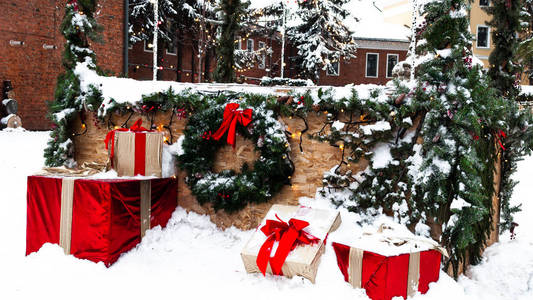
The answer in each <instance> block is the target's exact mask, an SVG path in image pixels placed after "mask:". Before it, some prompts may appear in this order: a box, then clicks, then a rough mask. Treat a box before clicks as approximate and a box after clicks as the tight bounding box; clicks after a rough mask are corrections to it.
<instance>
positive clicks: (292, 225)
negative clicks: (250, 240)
mask: <svg viewBox="0 0 533 300" xmlns="http://www.w3.org/2000/svg"><path fill="white" fill-rule="evenodd" d="M276 218H277V219H278V220H279V221H276V220H267V221H266V224H265V226H263V227H261V231H262V232H263V233H264V234H265V235H266V236H267V237H268V238H267V239H266V241H265V242H264V243H263V245H262V246H261V249H259V253H258V254H257V260H256V263H257V266H258V267H259V270H260V271H261V273H263V275H265V272H266V269H267V266H268V262H269V261H270V267H271V268H272V273H273V274H274V275H283V273H282V271H281V267H282V266H283V264H284V263H285V260H286V259H287V256H288V255H289V253H290V252H291V251H292V250H293V249H294V248H296V246H298V245H309V244H313V243H318V242H319V241H320V239H319V238H317V237H314V236H313V235H311V234H309V233H307V232H305V231H303V229H304V228H305V227H307V226H308V225H309V222H306V221H302V220H298V219H294V218H293V219H290V220H289V223H287V222H284V221H282V220H281V219H280V218H279V217H278V215H276ZM276 241H278V242H279V244H278V249H277V250H276V254H275V255H274V256H273V257H270V255H271V252H272V247H273V246H274V242H276Z"/></svg>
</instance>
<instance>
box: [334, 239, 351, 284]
mask: <svg viewBox="0 0 533 300" xmlns="http://www.w3.org/2000/svg"><path fill="white" fill-rule="evenodd" d="M331 245H332V246H333V250H335V255H336V256H337V265H338V266H339V269H340V270H341V273H342V275H344V281H346V282H350V275H349V274H348V267H349V266H350V247H348V246H346V245H343V244H339V243H335V242H333V243H332V244H331Z"/></svg>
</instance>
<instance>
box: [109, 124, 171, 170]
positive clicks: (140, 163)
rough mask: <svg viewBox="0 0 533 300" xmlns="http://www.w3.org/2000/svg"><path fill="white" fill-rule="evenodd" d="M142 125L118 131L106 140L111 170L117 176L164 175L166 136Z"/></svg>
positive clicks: (110, 134) (112, 132)
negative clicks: (164, 139)
mask: <svg viewBox="0 0 533 300" xmlns="http://www.w3.org/2000/svg"><path fill="white" fill-rule="evenodd" d="M141 124H142V120H141V119H139V120H137V121H136V122H135V123H134V124H133V125H132V126H131V127H130V128H129V129H128V128H118V129H115V130H112V131H110V132H109V133H108V134H107V136H106V139H105V144H106V149H108V151H109V159H110V160H111V166H112V167H113V169H115V170H116V171H117V174H118V176H135V175H147V176H152V175H154V176H157V177H161V175H162V174H161V173H162V166H161V165H162V158H161V157H162V151H163V134H162V133H160V132H153V131H150V130H148V129H146V128H144V127H142V126H141Z"/></svg>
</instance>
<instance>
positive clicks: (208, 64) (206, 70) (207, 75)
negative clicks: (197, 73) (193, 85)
mask: <svg viewBox="0 0 533 300" xmlns="http://www.w3.org/2000/svg"><path fill="white" fill-rule="evenodd" d="M211 51H213V50H212V49H207V50H206V51H205V58H204V59H205V62H204V74H205V75H204V81H205V82H210V81H211V72H210V71H209V70H210V69H211Z"/></svg>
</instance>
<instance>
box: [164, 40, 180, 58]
mask: <svg viewBox="0 0 533 300" xmlns="http://www.w3.org/2000/svg"><path fill="white" fill-rule="evenodd" d="M167 54H170V55H177V54H178V52H177V49H176V43H175V42H174V41H170V42H169V43H168V44H167Z"/></svg>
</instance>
